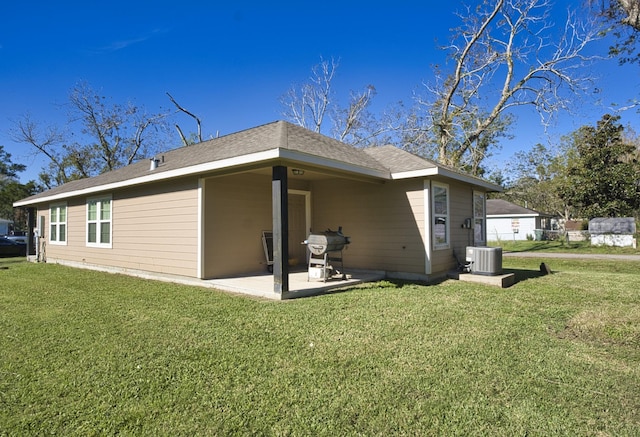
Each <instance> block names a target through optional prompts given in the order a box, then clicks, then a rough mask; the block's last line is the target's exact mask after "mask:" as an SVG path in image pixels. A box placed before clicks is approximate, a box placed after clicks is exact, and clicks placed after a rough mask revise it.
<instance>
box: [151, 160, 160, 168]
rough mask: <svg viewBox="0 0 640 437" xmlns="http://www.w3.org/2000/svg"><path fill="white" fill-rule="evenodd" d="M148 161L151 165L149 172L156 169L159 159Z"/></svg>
mask: <svg viewBox="0 0 640 437" xmlns="http://www.w3.org/2000/svg"><path fill="white" fill-rule="evenodd" d="M149 161H151V165H150V166H149V171H152V170H155V169H156V168H158V163H159V162H160V160H159V159H156V158H151V159H150V160H149Z"/></svg>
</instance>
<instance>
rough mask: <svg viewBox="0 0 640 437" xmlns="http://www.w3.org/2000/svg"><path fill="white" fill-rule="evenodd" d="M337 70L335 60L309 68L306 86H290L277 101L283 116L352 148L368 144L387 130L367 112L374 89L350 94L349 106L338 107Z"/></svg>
mask: <svg viewBox="0 0 640 437" xmlns="http://www.w3.org/2000/svg"><path fill="white" fill-rule="evenodd" d="M337 68H338V62H337V61H335V60H334V59H332V60H331V61H326V60H323V59H321V62H320V64H318V65H315V66H314V67H313V68H312V69H311V77H310V78H309V80H308V82H307V83H304V84H303V85H300V86H293V87H291V88H290V89H289V91H288V92H287V93H286V94H285V95H284V96H283V97H282V98H281V99H280V101H281V104H282V106H283V108H284V110H283V113H282V114H283V116H284V117H285V118H286V119H287V120H289V121H291V122H292V123H295V124H297V125H298V126H302V127H304V128H307V129H309V130H312V131H314V132H319V133H325V134H327V135H330V136H332V137H333V138H335V139H337V140H340V141H343V142H347V143H350V144H352V145H354V146H363V145H370V144H372V143H374V142H375V141H376V138H377V137H378V136H379V135H381V134H383V133H385V132H387V131H388V128H384V127H383V125H382V124H381V123H379V122H378V121H377V120H375V119H374V117H373V116H372V114H371V113H370V112H369V111H368V108H369V105H370V104H371V101H372V99H373V98H374V97H375V95H376V89H375V87H374V86H373V85H368V86H366V87H365V89H364V90H363V91H361V92H352V93H351V96H350V100H349V105H348V106H347V107H344V108H342V107H340V105H339V104H338V102H337V100H336V99H335V96H334V94H333V88H332V86H333V80H334V79H335V74H336V70H337ZM328 124H329V125H330V127H329V128H327V125H328Z"/></svg>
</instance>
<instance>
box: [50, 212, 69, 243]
mask: <svg viewBox="0 0 640 437" xmlns="http://www.w3.org/2000/svg"><path fill="white" fill-rule="evenodd" d="M49 242H50V243H51V244H67V205H66V204H55V205H51V206H50V207H49Z"/></svg>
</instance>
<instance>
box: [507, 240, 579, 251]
mask: <svg viewBox="0 0 640 437" xmlns="http://www.w3.org/2000/svg"><path fill="white" fill-rule="evenodd" d="M580 247H583V246H581V245H580V244H571V243H569V244H566V243H565V244H558V243H555V242H549V241H541V242H539V243H535V244H531V245H527V246H522V247H505V248H504V250H505V251H506V252H537V251H541V250H546V251H548V250H550V249H553V250H560V249H562V250H564V249H566V250H572V249H579V248H580Z"/></svg>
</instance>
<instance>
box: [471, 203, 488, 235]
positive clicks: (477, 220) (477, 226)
mask: <svg viewBox="0 0 640 437" xmlns="http://www.w3.org/2000/svg"><path fill="white" fill-rule="evenodd" d="M485 205H486V194H485V193H483V192H481V191H474V192H473V242H474V244H475V245H476V246H484V245H485V244H486V243H487V241H486V235H487V234H486V229H485V223H486V215H485Z"/></svg>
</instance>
